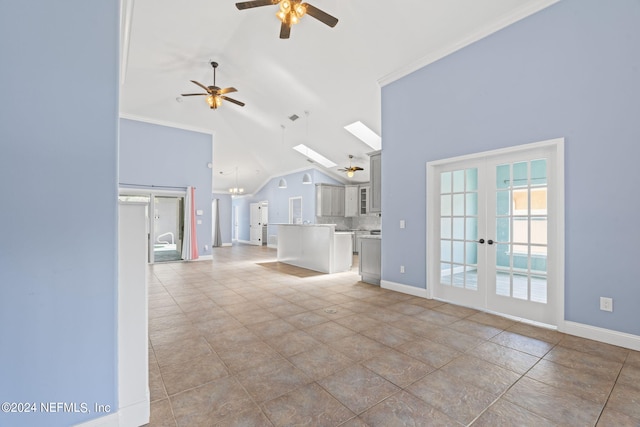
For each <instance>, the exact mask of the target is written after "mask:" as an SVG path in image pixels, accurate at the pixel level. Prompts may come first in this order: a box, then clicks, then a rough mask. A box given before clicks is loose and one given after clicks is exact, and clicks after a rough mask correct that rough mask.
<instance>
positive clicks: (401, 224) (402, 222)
mask: <svg viewBox="0 0 640 427" xmlns="http://www.w3.org/2000/svg"><path fill="white" fill-rule="evenodd" d="M405 227H406V222H405V221H404V219H401V220H400V228H405Z"/></svg>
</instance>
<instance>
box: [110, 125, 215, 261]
mask: <svg viewBox="0 0 640 427" xmlns="http://www.w3.org/2000/svg"><path fill="white" fill-rule="evenodd" d="M212 155H213V145H212V142H211V135H209V134H206V133H200V132H193V131H189V130H184V129H176V128H172V127H168V126H160V125H156V124H152V123H145V122H140V121H136V120H128V119H120V184H127V186H130V184H132V185H133V186H134V187H135V186H143V188H144V186H156V187H157V188H158V189H160V190H162V189H163V186H166V187H183V188H186V187H187V186H192V187H195V188H196V191H195V200H196V210H202V211H203V214H202V215H201V216H198V217H197V219H198V220H201V221H202V224H198V225H196V228H197V236H198V252H199V255H210V254H211V169H209V168H208V167H207V164H208V163H210V162H211V160H212ZM205 245H207V246H208V247H209V249H208V250H205V248H204V246H205Z"/></svg>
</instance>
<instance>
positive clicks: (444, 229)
mask: <svg viewBox="0 0 640 427" xmlns="http://www.w3.org/2000/svg"><path fill="white" fill-rule="evenodd" d="M440 238H442V239H450V238H451V218H440Z"/></svg>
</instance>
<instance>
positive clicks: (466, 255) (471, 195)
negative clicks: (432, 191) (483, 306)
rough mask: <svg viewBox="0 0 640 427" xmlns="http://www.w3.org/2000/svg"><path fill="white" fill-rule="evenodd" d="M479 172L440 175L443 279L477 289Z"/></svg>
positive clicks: (463, 170)
mask: <svg viewBox="0 0 640 427" xmlns="http://www.w3.org/2000/svg"><path fill="white" fill-rule="evenodd" d="M477 240H478V170H477V169H475V168H473V169H459V170H455V171H450V172H443V173H441V174H440V265H441V272H440V279H441V283H442V284H443V285H448V286H453V287H458V288H466V289H472V290H477V288H478V278H477V276H478V274H477V263H478V249H477Z"/></svg>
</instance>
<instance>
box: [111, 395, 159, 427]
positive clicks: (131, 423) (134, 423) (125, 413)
mask: <svg viewBox="0 0 640 427" xmlns="http://www.w3.org/2000/svg"><path fill="white" fill-rule="evenodd" d="M149 400H150V398H149V394H148V393H147V397H146V400H142V401H140V402H137V403H134V404H132V405H129V406H127V407H125V408H120V410H119V411H118V415H119V418H120V427H139V426H143V425H145V424H149V417H150V415H151V403H150V402H149Z"/></svg>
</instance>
